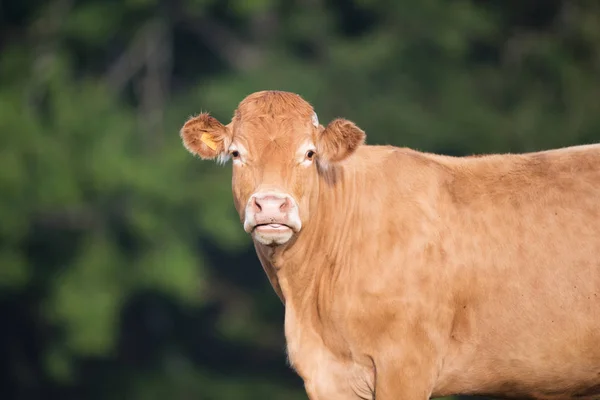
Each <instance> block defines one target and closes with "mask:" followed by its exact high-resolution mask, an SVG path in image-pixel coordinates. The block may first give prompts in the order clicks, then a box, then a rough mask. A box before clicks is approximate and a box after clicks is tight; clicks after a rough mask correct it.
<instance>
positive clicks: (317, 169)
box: [180, 91, 365, 246]
mask: <svg viewBox="0 0 600 400" xmlns="http://www.w3.org/2000/svg"><path fill="white" fill-rule="evenodd" d="M180 134H181V137H182V139H183V144H184V146H185V147H186V148H187V149H188V150H189V151H190V152H192V153H193V154H197V155H199V156H200V157H201V158H202V159H217V160H219V161H221V162H225V161H227V160H232V163H233V172H232V174H233V176H232V189H233V199H234V204H235V207H236V210H237V211H238V213H239V215H240V219H241V221H242V222H243V224H244V230H245V231H246V232H248V233H250V234H251V235H252V237H253V238H254V240H256V241H258V242H260V243H262V244H265V245H269V246H277V245H282V244H285V243H287V242H288V241H289V240H290V239H291V238H292V237H293V236H294V235H297V234H299V233H300V232H301V230H302V229H303V227H304V226H306V224H307V223H309V220H310V215H311V210H314V208H315V207H316V206H317V197H318V193H317V191H318V190H319V187H320V176H321V174H322V173H323V171H324V170H325V169H327V168H330V167H331V165H332V164H335V163H338V162H341V161H342V160H344V159H345V158H347V157H348V156H350V155H351V154H352V153H353V152H354V151H355V150H356V149H357V148H358V146H360V145H361V144H362V143H363V142H364V139H365V134H364V132H363V131H362V130H361V129H359V128H358V127H357V126H356V125H354V123H352V122H350V121H347V120H344V119H336V120H334V121H332V122H331V123H330V124H329V125H328V126H327V127H323V126H322V125H319V122H318V119H317V115H316V114H315V112H314V110H313V109H312V107H311V106H310V104H308V103H307V102H306V101H304V100H303V99H302V98H301V97H300V96H298V95H296V94H292V93H286V92H277V91H266V92H258V93H254V94H252V95H250V96H248V97H246V98H245V99H244V100H243V101H242V102H241V103H240V105H239V106H238V108H237V110H236V112H235V114H234V118H233V119H232V121H231V123H229V124H228V125H223V124H221V123H220V122H219V121H217V120H216V119H215V118H213V117H211V116H210V115H208V114H200V115H198V116H197V117H194V118H191V119H189V120H188V121H187V122H186V123H185V125H184V126H183V128H182V129H181V132H180Z"/></svg>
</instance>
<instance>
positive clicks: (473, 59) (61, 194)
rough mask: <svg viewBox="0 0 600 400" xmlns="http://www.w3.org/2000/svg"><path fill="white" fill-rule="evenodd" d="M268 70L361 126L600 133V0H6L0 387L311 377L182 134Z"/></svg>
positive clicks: (18, 395)
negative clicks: (295, 358) (294, 356)
mask: <svg viewBox="0 0 600 400" xmlns="http://www.w3.org/2000/svg"><path fill="white" fill-rule="evenodd" d="M264 89H279V90H288V91H293V92H297V93H299V94H301V95H302V96H303V97H304V98H305V99H306V100H308V101H309V102H311V103H312V104H313V105H314V106H315V108H316V110H317V112H318V114H319V117H320V120H321V122H322V123H327V122H328V121H329V120H330V119H332V118H334V117H337V116H343V117H346V118H349V119H351V120H353V121H355V122H356V123H357V124H358V125H359V126H361V127H362V128H363V129H365V130H366V132H367V135H368V139H367V140H368V142H369V143H378V144H386V143H387V144H394V145H401V146H410V147H413V148H416V149H420V150H426V151H433V152H440V153H445V154H452V155H465V154H473V153H488V152H523V151H532V150H541V149H546V148H551V147H558V146H567V145H574V144H582V143H591V142H595V141H600V113H599V111H600V102H599V99H600V2H598V1H596V0H589V1H583V0H582V1H573V0H546V1H541V0H539V1H533V0H520V1H517V0H489V1H481V0H446V1H441V0H422V1H409V0H394V1H392V0H389V1H385V0H380V1H378V0H352V1H351V0H347V1H342V0H171V1H169V0H121V1H117V0H49V1H42V0H29V1H26V0H21V1H19V0H12V1H11V0H2V1H0V317H1V320H0V321H1V322H0V399H11V400H12V399H19V400H20V399H23V400H29V399H65V400H75V399H77V400H79V399H90V400H95V399H103V400H104V399H111V400H113V399H127V400H138V399H139V400H155V399H156V400H164V399H176V400H187V399H219V400H230V399H231V400H253V399H290V400H294V399H306V396H305V395H304V391H303V389H302V383H301V381H300V379H299V378H297V377H296V375H295V374H294V373H293V372H292V371H291V370H290V369H289V368H288V367H287V364H286V359H285V352H284V337H283V307H282V305H281V303H280V301H279V299H278V298H277V296H276V295H275V293H274V292H273V290H272V289H271V287H270V286H269V283H268V281H267V279H266V277H265V276H264V273H263V271H262V268H261V267H260V264H259V263H258V261H257V258H256V256H255V254H254V251H253V248H252V247H251V242H250V238H249V237H247V236H246V235H245V233H244V232H243V230H242V227H241V225H240V223H239V221H238V218H237V215H236V213H235V210H234V209H233V204H232V200H231V193H230V185H231V183H230V166H229V165H228V166H225V167H222V166H217V165H215V164H214V163H210V162H201V161H199V160H198V159H196V158H194V157H192V156H191V155H190V154H189V153H187V151H185V149H184V148H183V146H182V145H181V142H180V139H179V136H178V132H179V128H180V127H181V126H182V125H183V123H184V122H185V120H186V119H187V118H188V117H189V116H190V115H192V114H195V113H198V112H200V111H211V112H212V113H213V115H215V116H216V117H218V118H219V119H221V120H222V121H223V122H228V121H229V119H230V117H231V115H232V112H233V110H234V108H235V107H236V105H237V103H238V102H239V101H240V100H242V98H243V97H245V96H246V95H248V94H250V93H251V92H254V91H257V90H264Z"/></svg>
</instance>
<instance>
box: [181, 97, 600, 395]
mask: <svg viewBox="0 0 600 400" xmlns="http://www.w3.org/2000/svg"><path fill="white" fill-rule="evenodd" d="M312 112H313V110H312V107H310V105H309V104H308V103H306V102H304V101H303V100H302V99H301V98H300V97H299V96H297V95H294V94H289V93H282V92H259V93H256V94H253V95H251V96H249V97H248V98H247V99H246V100H244V101H243V102H242V103H241V104H240V107H239V108H238V110H237V111H236V113H235V116H234V119H233V121H232V124H231V132H232V135H233V136H232V139H231V140H232V141H233V142H234V143H235V142H236V141H239V142H240V143H242V144H243V145H244V147H245V148H246V149H247V150H248V153H249V155H248V160H246V162H245V163H244V164H240V165H239V166H234V167H233V185H232V188H233V196H234V204H235V206H236V208H237V210H238V212H239V213H240V218H242V219H243V213H244V207H243V205H244V204H245V203H246V201H247V199H248V198H249V196H250V195H251V194H252V193H253V192H254V191H256V190H257V188H261V187H270V188H271V187H273V188H278V189H280V190H284V191H285V192H286V193H289V194H290V195H292V196H294V198H295V199H296V201H297V202H298V204H299V208H300V215H301V219H302V226H303V228H302V230H301V231H300V232H299V233H298V234H296V235H295V236H294V237H293V238H292V239H291V240H290V241H289V242H287V243H286V244H284V245H280V246H275V247H269V246H265V245H261V244H260V243H256V242H255V248H256V252H257V255H258V257H259V259H260V261H261V263H262V265H263V268H264V269H265V271H266V273H267V276H268V277H269V279H270V281H271V283H272V285H273V287H274V289H275V291H276V292H277V294H278V295H279V296H280V298H281V299H282V301H283V302H284V304H285V334H286V340H287V346H288V354H289V359H290V363H291V365H292V366H293V368H294V369H295V370H296V371H297V372H298V374H299V375H300V376H301V377H302V378H303V380H304V382H305V386H306V390H307V393H308V395H309V397H310V399H313V400H314V399H319V400H323V399H327V400H335V399H377V400H391V399H405V400H413V399H414V400H425V399H427V398H429V397H430V396H431V397H437V396H444V395H450V394H458V393H462V394H481V395H493V396H497V397H515V398H536V399H575V398H577V399H598V398H599V397H600V146H596V145H594V146H579V147H570V148H565V149H560V150H553V151H544V152H537V153H529V154H520V155H510V154H505V155H489V156H480V157H464V158H457V157H446V156H438V155H433V154H427V153H421V152H417V151H413V150H410V149H405V148H396V147H392V146H366V145H362V146H360V145H357V143H359V144H360V143H362V141H363V140H364V133H363V136H362V138H361V137H360V134H356V129H358V130H359V128H356V129H355V128H353V124H352V125H348V124H340V125H336V126H339V128H340V129H339V130H336V131H334V130H331V131H330V133H327V134H325V133H322V130H323V128H322V127H319V128H315V127H313V126H312V125H311V123H310V115H311V114H312ZM345 127H346V128H345ZM348 132H350V133H348ZM352 132H355V133H352ZM360 132H362V131H360ZM329 135H331V137H330V136H329ZM346 135H350V138H347V137H346ZM306 140H314V141H315V142H316V146H317V152H319V151H325V152H328V151H332V150H331V149H337V150H335V151H334V153H335V154H339V155H342V157H340V159H339V160H338V159H337V158H336V157H332V156H331V155H328V157H329V160H330V161H331V165H329V166H328V168H325V169H323V168H320V167H319V165H318V164H317V163H315V164H313V165H311V166H309V167H306V168H305V167H303V166H299V165H297V164H296V163H295V162H294V161H293V160H294V154H295V150H296V148H297V146H299V145H300V144H301V143H303V142H305V141H306ZM320 140H327V141H328V143H335V146H333V147H329V146H323V145H321V146H319V141H320ZM184 141H185V138H184ZM186 146H187V147H188V148H191V149H192V150H193V149H194V147H193V146H189V145H186ZM340 149H341V150H340ZM201 150H204V149H203V148H201ZM344 154H345V155H346V158H343V155H344ZM319 156H321V154H317V157H319Z"/></svg>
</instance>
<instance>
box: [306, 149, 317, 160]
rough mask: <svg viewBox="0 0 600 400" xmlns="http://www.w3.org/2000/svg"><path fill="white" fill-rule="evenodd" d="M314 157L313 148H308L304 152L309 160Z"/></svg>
mask: <svg viewBox="0 0 600 400" xmlns="http://www.w3.org/2000/svg"><path fill="white" fill-rule="evenodd" d="M314 157H315V151H314V150H309V151H307V152H306V158H307V159H309V160H312V159H313V158H314Z"/></svg>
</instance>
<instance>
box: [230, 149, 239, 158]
mask: <svg viewBox="0 0 600 400" xmlns="http://www.w3.org/2000/svg"><path fill="white" fill-rule="evenodd" d="M230 154H231V157H233V158H240V152H239V151H237V150H233V151H232V152H231V153H230Z"/></svg>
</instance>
